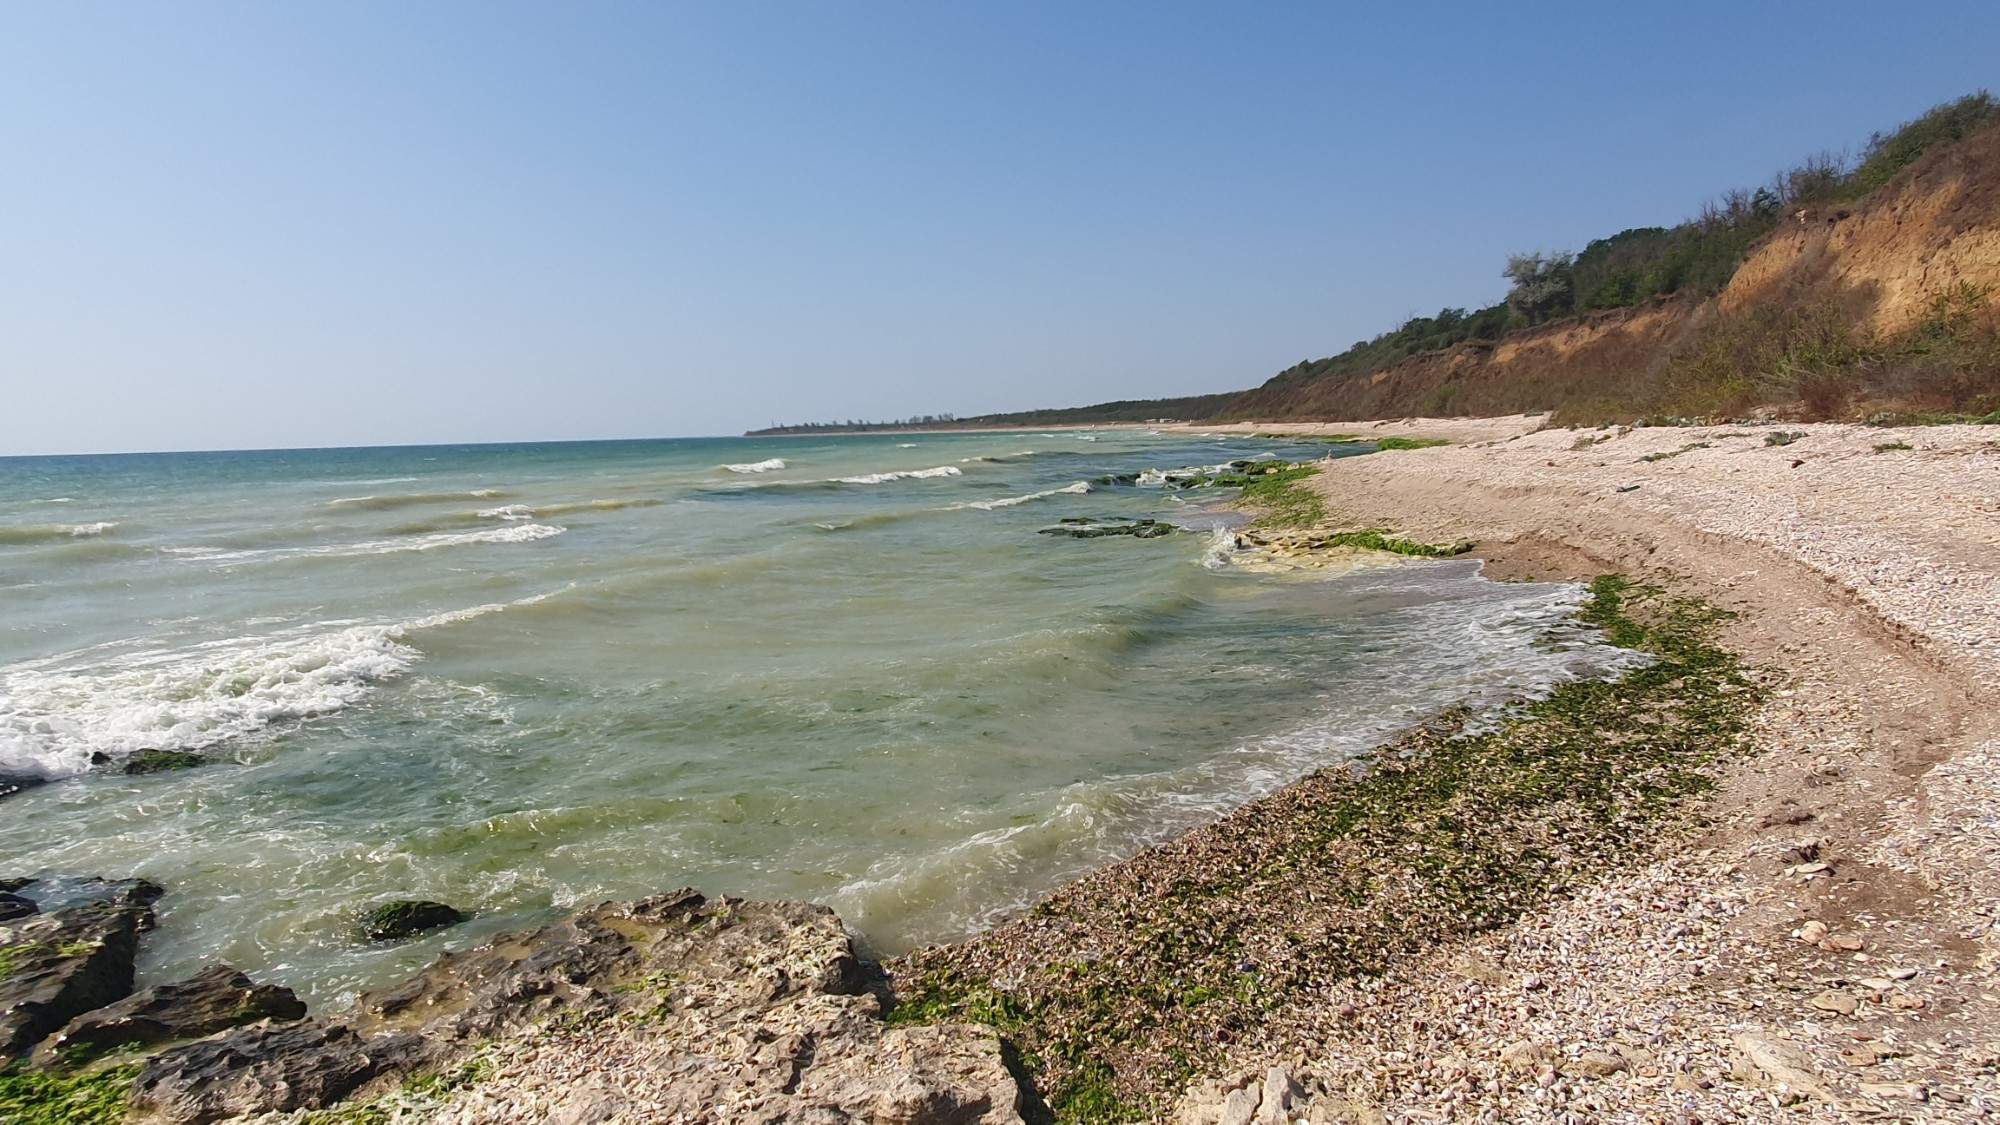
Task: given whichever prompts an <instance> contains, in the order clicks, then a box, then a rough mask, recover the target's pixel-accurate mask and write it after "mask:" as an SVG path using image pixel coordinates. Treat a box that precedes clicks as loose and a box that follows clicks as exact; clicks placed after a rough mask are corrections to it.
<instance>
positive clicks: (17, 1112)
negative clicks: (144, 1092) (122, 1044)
mask: <svg viewBox="0 0 2000 1125" xmlns="http://www.w3.org/2000/svg"><path fill="white" fill-rule="evenodd" d="M138 1076H139V1068H138V1067H137V1066H130V1065H128V1066H119V1067H110V1068H107V1069H104V1070H93V1071H88V1072H85V1073H81V1074H67V1073H55V1072H51V1071H43V1070H21V1069H14V1070H0V1121H4V1122H6V1123H7V1125H114V1123H116V1122H121V1121H123V1120H125V1097H126V1095H127V1094H128V1093H130V1092H131V1089H132V1080H133V1079H135V1078H137V1077H138Z"/></svg>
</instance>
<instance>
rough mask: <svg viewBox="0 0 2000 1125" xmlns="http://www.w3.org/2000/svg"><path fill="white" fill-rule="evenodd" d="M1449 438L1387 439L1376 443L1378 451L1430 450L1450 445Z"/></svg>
mask: <svg viewBox="0 0 2000 1125" xmlns="http://www.w3.org/2000/svg"><path fill="white" fill-rule="evenodd" d="M1450 444H1451V440H1450V439H1449V438H1435V437H1385V438H1382V439H1380V440H1379V441H1377V442H1375V448H1376V449H1377V450H1384V449H1430V448H1432V447H1433V446H1439V445H1450Z"/></svg>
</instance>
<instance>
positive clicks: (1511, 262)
mask: <svg viewBox="0 0 2000 1125" xmlns="http://www.w3.org/2000/svg"><path fill="white" fill-rule="evenodd" d="M1575 260H1576V259H1575V256H1574V255H1572V254H1571V253H1570V252H1569V251H1567V250H1565V251H1563V252H1561V253H1559V254H1542V253H1539V252H1538V253H1534V254H1510V255H1508V257H1507V268H1506V269H1504V270H1502V271H1500V275H1501V276H1502V277H1505V278H1506V279H1507V280H1509V281H1511V282H1513V283H1514V288H1513V289H1511V290H1509V291H1508V293H1507V307H1508V308H1510V309H1512V310H1514V312H1515V314H1516V315H1518V316H1519V317H1520V318H1521V320H1522V321H1523V322H1525V323H1527V324H1540V323H1542V322H1543V321H1545V320H1548V319H1549V318H1551V317H1556V316H1561V315H1562V314H1564V313H1566V312H1568V311H1569V310H1570V307H1571V306H1572V305H1574V304H1575V303H1576V297H1575V294H1574V293H1573V292H1572V291H1571V287H1570V280H1571V278H1570V273H1571V267H1572V266H1573V265H1574V264H1575Z"/></svg>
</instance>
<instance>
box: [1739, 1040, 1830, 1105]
mask: <svg viewBox="0 0 2000 1125" xmlns="http://www.w3.org/2000/svg"><path fill="white" fill-rule="evenodd" d="M1735 1042H1736V1049H1737V1050H1738V1051H1740V1052H1741V1053H1742V1057H1743V1061H1744V1062H1745V1063H1746V1064H1748V1067H1749V1068H1750V1072H1751V1074H1752V1075H1753V1076H1755V1075H1761V1076H1763V1077H1765V1078H1767V1079H1769V1080H1770V1081H1771V1082H1772V1083H1773V1084H1777V1085H1782V1086H1785V1087H1788V1088H1789V1089H1791V1090H1793V1091H1795V1092H1797V1093H1800V1094H1805V1095H1807V1096H1809V1097H1816V1098H1819V1099H1821V1100H1823V1101H1829V1102H1834V1101H1837V1099H1836V1098H1834V1096H1833V1094H1832V1092H1831V1091H1829V1090H1828V1089H1827V1088H1826V1084H1825V1083H1824V1082H1821V1081H1820V1078H1819V1073H1818V1072H1817V1071H1815V1070H1814V1069H1813V1065H1812V1062H1811V1060H1809V1059H1807V1058H1806V1055H1805V1052H1804V1051H1801V1050H1799V1047H1798V1044H1796V1043H1793V1042H1792V1041H1791V1040H1789V1039H1784V1038H1780V1037H1778V1036H1764V1035H1753V1034H1750V1033H1747V1032H1746V1033H1743V1034H1739V1035H1737V1036H1736V1039H1735Z"/></svg>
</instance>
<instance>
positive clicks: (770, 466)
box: [723, 457, 785, 473]
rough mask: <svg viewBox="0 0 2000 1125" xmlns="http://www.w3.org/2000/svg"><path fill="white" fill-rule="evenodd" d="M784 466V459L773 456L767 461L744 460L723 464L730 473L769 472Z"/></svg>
mask: <svg viewBox="0 0 2000 1125" xmlns="http://www.w3.org/2000/svg"><path fill="white" fill-rule="evenodd" d="M784 467H785V459H784V458H782V457H773V458H771V459H770V460H768V461H746V462H744V463H743V464H740V465H724V466H723V468H725V469H728V470H729V471H730V472H732V473H769V472H775V471H777V470H779V469H782V468H784Z"/></svg>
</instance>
